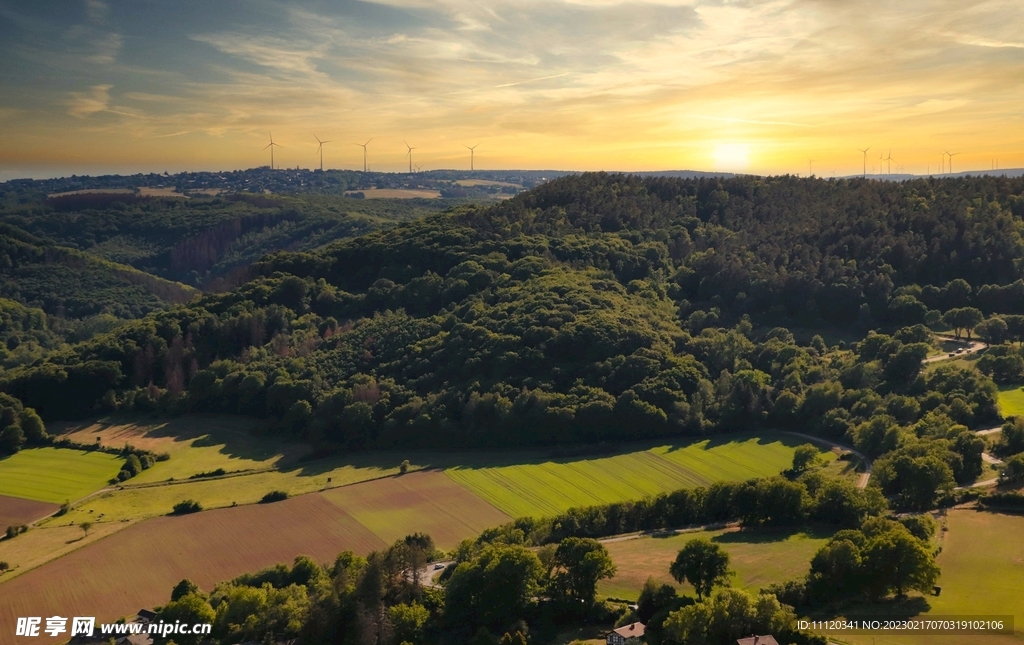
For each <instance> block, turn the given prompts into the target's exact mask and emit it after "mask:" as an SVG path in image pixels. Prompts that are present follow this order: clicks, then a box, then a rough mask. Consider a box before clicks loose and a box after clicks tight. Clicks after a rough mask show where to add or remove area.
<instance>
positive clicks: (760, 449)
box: [445, 433, 832, 517]
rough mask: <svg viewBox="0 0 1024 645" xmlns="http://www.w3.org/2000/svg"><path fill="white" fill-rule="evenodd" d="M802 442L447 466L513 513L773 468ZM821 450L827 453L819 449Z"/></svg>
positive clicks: (702, 445) (753, 441)
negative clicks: (489, 464)
mask: <svg viewBox="0 0 1024 645" xmlns="http://www.w3.org/2000/svg"><path fill="white" fill-rule="evenodd" d="M802 443H804V441H803V440H802V439H799V438H797V437H793V436H791V435H785V434H779V433H767V434H765V435H763V436H761V437H743V438H739V439H736V438H729V439H706V440H703V441H697V442H693V443H689V444H682V445H674V446H657V447H654V448H650V449H647V450H636V451H633V452H629V453H625V454H620V455H615V456H610V457H595V458H590V459H586V458H580V459H561V460H543V461H533V462H529V463H521V464H518V465H500V466H468V465H464V466H457V467H453V468H449V469H447V470H446V471H445V473H446V474H447V475H448V476H449V477H451V478H452V479H453V480H455V481H456V482H458V483H459V484H462V485H463V486H465V487H466V488H468V489H469V490H471V491H473V492H474V493H476V494H477V495H479V496H480V497H482V498H483V499H485V500H487V501H488V502H490V503H491V504H493V505H494V506H496V507H497V508H499V509H501V510H502V511H504V512H505V513H508V514H509V515H511V516H512V517H522V516H527V515H533V516H538V515H555V514H557V513H561V512H564V511H566V510H568V509H569V508H572V507H576V506H592V505H596V504H608V503H611V502H619V501H624V500H630V499H641V498H643V497H646V496H649V495H656V494H658V493H662V492H666V491H672V490H678V489H680V488H692V487H695V486H701V485H705V484H710V483H712V482H715V481H732V480H740V479H747V478H751V477H763V476H766V475H776V474H778V473H780V472H781V471H783V470H785V469H786V468H788V467H789V465H790V464H791V463H792V460H793V450H794V449H795V448H796V446H798V445H800V444H802ZM822 454H823V455H831V454H832V453H828V452H825V451H823V453H822Z"/></svg>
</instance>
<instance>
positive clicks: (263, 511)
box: [0, 495, 385, 642]
mask: <svg viewBox="0 0 1024 645" xmlns="http://www.w3.org/2000/svg"><path fill="white" fill-rule="evenodd" d="M26 535H27V534H26ZM384 546H385V544H384V542H383V541H381V540H380V539H379V538H377V537H376V536H375V535H373V534H372V533H371V532H370V531H369V530H367V529H366V528H364V527H363V526H361V525H360V524H359V523H358V522H356V521H355V520H354V519H352V517H350V516H349V515H348V514H346V513H345V512H344V511H342V510H341V509H340V508H338V507H337V506H335V505H334V504H331V503H330V502H328V501H327V500H326V499H324V498H323V497H322V496H320V495H305V496H303V497H299V498H296V499H289V500H285V501H283V502H277V503H274V504H259V505H253V506H245V507H239V508H227V509H221V510H216V511H208V512H204V513H196V514H194V515H187V516H184V517H162V518H157V519H153V520H149V521H146V522H141V523H139V524H135V525H134V526H130V527H128V528H126V529H124V530H123V531H119V532H117V533H115V534H113V535H111V536H109V537H106V538H103V539H101V540H98V541H96V542H93V543H92V544H89V545H88V546H85V547H83V548H81V549H79V550H77V551H75V552H73V553H70V554H68V555H66V556H64V557H62V558H60V559H58V560H54V561H52V562H49V563H47V564H45V565H43V566H41V567H38V568H36V569H34V570H32V571H29V572H27V573H25V574H23V575H21V576H18V577H17V578H14V579H12V580H10V581H9V582H6V583H3V584H0V625H13V624H14V623H15V620H16V618H17V617H18V616H93V615H94V616H96V618H97V620H99V621H107V620H112V619H116V618H118V617H120V616H122V615H125V614H128V613H134V612H135V611H137V610H138V609H139V608H140V607H152V606H154V605H158V604H163V603H165V602H167V600H168V597H169V595H170V593H171V589H172V588H173V587H174V585H175V584H177V582H178V581H180V580H181V579H182V578H184V577H188V578H190V579H192V580H193V581H195V582H196V583H197V584H199V586H200V587H202V588H203V589H204V590H206V591H209V590H210V589H211V588H212V587H213V585H214V584H215V583H217V582H220V581H222V580H227V579H230V578H233V577H235V576H238V575H240V574H242V573H245V572H248V571H255V570H257V569H260V568H262V567H266V566H270V565H273V564H276V563H278V562H291V561H292V560H293V559H294V557H295V556H296V555H299V554H306V555H309V556H312V557H313V558H314V559H316V560H317V561H319V562H333V561H334V558H335V557H336V556H337V554H338V553H340V552H341V551H344V550H346V549H348V550H352V551H355V552H357V553H360V554H366V553H368V552H369V551H371V550H374V549H379V548H383V547H384ZM5 638H6V637H5ZM35 640H37V641H38V640H39V639H35ZM4 642H8V641H4ZM26 642H31V641H26Z"/></svg>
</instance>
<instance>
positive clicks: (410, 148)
mask: <svg viewBox="0 0 1024 645" xmlns="http://www.w3.org/2000/svg"><path fill="white" fill-rule="evenodd" d="M402 143H404V144H405V147H406V148H408V149H409V152H407V153H405V154H406V156H407V157H409V174H410V175H411V174H412V151H413V150H415V149H416V148H413V147H412V146H410V145H409V142H408V141H406V140H405V139H402Z"/></svg>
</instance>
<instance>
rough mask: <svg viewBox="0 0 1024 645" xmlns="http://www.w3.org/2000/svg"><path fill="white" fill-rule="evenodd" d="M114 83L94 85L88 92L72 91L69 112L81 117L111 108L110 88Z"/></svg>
mask: <svg viewBox="0 0 1024 645" xmlns="http://www.w3.org/2000/svg"><path fill="white" fill-rule="evenodd" d="M112 87H114V86H113V85H93V86H92V89H90V90H89V91H88V92H71V99H70V100H69V101H68V114H70V115H71V116H74V117H78V118H80V119H84V118H86V117H89V116H92V115H93V114H96V113H97V112H105V111H107V110H109V109H110V89H111V88H112Z"/></svg>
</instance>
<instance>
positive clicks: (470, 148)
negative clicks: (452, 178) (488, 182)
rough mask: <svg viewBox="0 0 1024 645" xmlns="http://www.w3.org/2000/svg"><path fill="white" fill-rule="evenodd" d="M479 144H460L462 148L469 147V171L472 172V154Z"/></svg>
mask: <svg viewBox="0 0 1024 645" xmlns="http://www.w3.org/2000/svg"><path fill="white" fill-rule="evenodd" d="M479 145H480V144H479V143H478V144H476V145H475V146H467V145H463V146H462V147H463V148H468V149H469V171H470V172H473V170H474V168H473V155H474V151H475V150H476V149H477V146H479Z"/></svg>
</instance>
